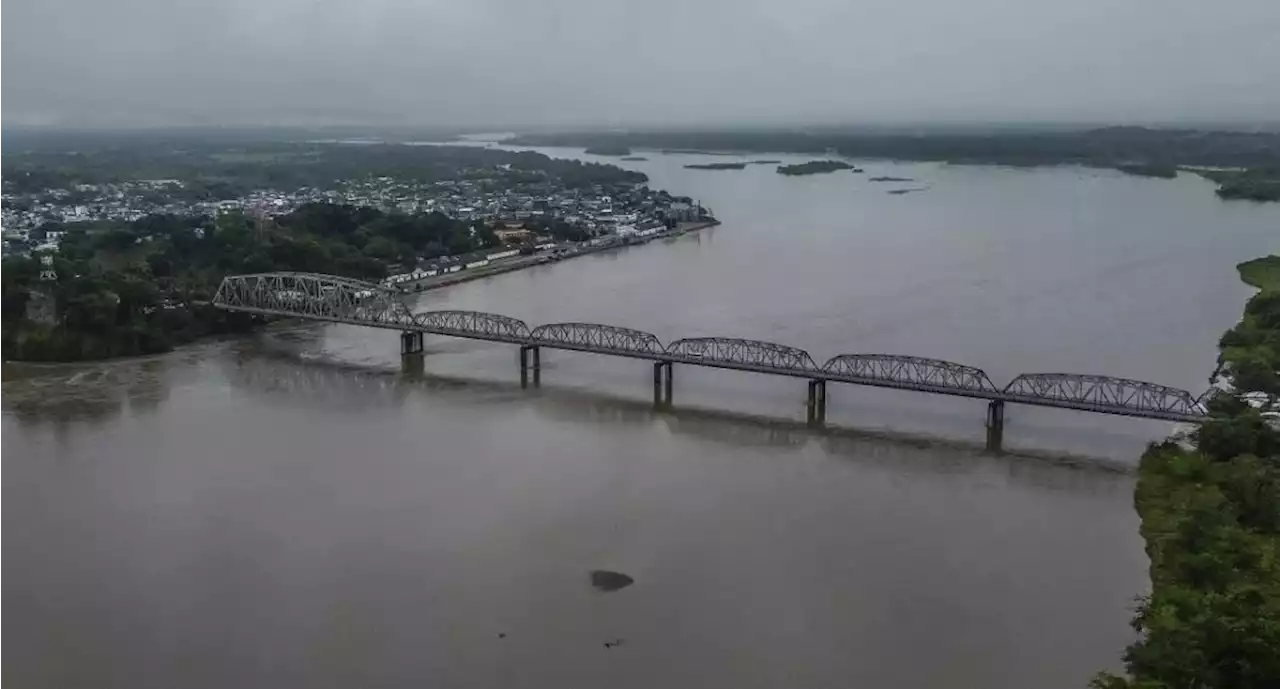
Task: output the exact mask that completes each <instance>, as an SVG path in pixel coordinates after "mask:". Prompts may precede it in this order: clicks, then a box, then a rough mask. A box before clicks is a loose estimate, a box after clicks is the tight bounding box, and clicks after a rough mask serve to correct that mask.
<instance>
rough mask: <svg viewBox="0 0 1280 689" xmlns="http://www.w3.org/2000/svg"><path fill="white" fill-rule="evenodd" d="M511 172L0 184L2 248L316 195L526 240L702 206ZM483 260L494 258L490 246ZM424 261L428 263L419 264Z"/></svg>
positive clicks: (594, 232) (618, 232) (616, 226)
mask: <svg viewBox="0 0 1280 689" xmlns="http://www.w3.org/2000/svg"><path fill="white" fill-rule="evenodd" d="M509 172H510V171H509V170H506V169H504V168H478V169H475V170H463V171H461V172H460V173H459V175H458V177H457V178H455V179H449V180H443V181H433V182H423V181H415V180H404V179H396V178H391V177H369V178H364V179H358V180H345V181H341V182H339V183H337V184H335V185H334V186H333V188H331V189H324V190H322V189H315V188H310V187H303V188H300V189H296V190H294V191H278V190H271V189H259V190H255V191H252V192H250V193H247V194H245V195H243V196H241V197H238V198H234V199H223V200H208V199H206V200H191V196H192V194H190V193H189V192H188V190H187V185H186V184H185V183H184V182H182V181H180V180H172V179H160V180H136V181H129V182H120V183H112V184H79V185H75V186H73V187H72V188H67V189H44V190H41V191H40V192H37V193H28V194H17V193H12V192H10V190H8V189H6V190H5V191H4V194H3V214H2V216H0V227H3V239H4V253H5V255H9V254H11V253H26V252H28V251H33V250H42V249H56V248H57V242H58V239H59V236H60V233H59V231H57V230H55V231H46V230H47V229H48V228H50V227H51V226H50V225H49V223H57V224H61V225H67V224H74V223H88V222H101V221H121V222H130V221H133V220H137V219H138V218H141V217H143V216H145V215H149V214H175V215H193V214H202V215H217V214H219V213H226V212H234V211H241V212H246V213H251V214H254V215H259V216H275V215H282V214H286V213H289V212H290V211H293V210H294V209H296V208H298V207H299V206H301V205H303V204H307V203H315V202H329V203H345V204H352V205H357V206H369V207H373V208H378V209H380V210H383V211H386V212H398V213H408V214H412V213H430V212H440V213H443V214H445V215H448V216H450V217H453V218H458V219H462V220H474V221H476V222H477V223H481V222H482V223H486V224H489V225H491V226H494V227H497V228H498V230H497V234H498V235H499V238H500V239H501V240H502V241H503V242H504V243H507V244H522V245H526V246H527V245H530V244H532V245H534V246H539V245H546V244H547V243H548V238H547V237H545V236H543V237H541V238H539V237H538V235H536V234H534V233H533V232H530V231H529V230H527V229H526V227H525V226H526V225H528V226H530V227H534V228H539V229H541V228H546V227H548V226H550V225H558V226H561V227H563V226H565V225H567V226H569V227H571V228H575V230H576V231H577V232H575V233H576V234H579V235H580V236H583V237H589V238H600V237H606V236H611V237H616V238H622V239H625V238H628V237H632V236H638V237H646V236H651V235H654V234H657V233H659V232H661V231H663V230H665V229H667V228H670V227H674V226H676V225H678V224H679V223H681V222H687V221H693V220H697V219H699V218H702V217H705V216H706V215H707V211H706V210H705V209H704V208H702V207H701V206H699V205H698V204H696V203H694V202H693V201H692V200H691V199H689V198H687V197H675V196H671V195H670V194H668V193H667V192H665V191H655V190H652V189H650V188H648V187H647V186H635V185H629V184H611V185H596V186H593V187H588V188H575V189H570V188H567V187H565V186H564V185H561V184H559V183H558V182H557V181H556V180H555V179H554V178H551V177H547V176H545V175H536V174H535V175H531V176H527V175H521V176H515V175H510V174H508V173H509ZM530 177H531V178H530ZM40 228H45V229H40ZM507 251H510V249H508V250H507ZM493 253H501V251H495V252H493ZM468 258H471V257H468ZM475 260H480V259H475ZM488 260H495V259H494V258H493V257H492V256H489V257H488ZM471 262H472V263H474V262H475V261H474V260H473V261H471ZM455 263H456V261H455ZM463 265H465V264H463ZM438 269H444V268H438ZM422 270H424V271H426V270H429V268H426V267H425V266H424V267H423V268H422Z"/></svg>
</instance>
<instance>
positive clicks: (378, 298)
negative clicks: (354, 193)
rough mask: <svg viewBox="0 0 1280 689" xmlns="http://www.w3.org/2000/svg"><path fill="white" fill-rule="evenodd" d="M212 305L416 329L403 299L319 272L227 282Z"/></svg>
mask: <svg viewBox="0 0 1280 689" xmlns="http://www.w3.org/2000/svg"><path fill="white" fill-rule="evenodd" d="M213 304H214V306H217V307H219V308H222V309H227V310H229V311H244V312H247V313H256V314H260V315H264V316H281V317H286V318H308V319H313V320H322V321H333V322H336V323H350V324H353V325H366V326H370V327H374V328H392V329H397V330H405V329H411V328H413V327H414V325H415V324H416V322H417V321H416V318H415V316H414V315H413V312H412V311H410V310H409V307H408V306H406V305H405V303H404V302H403V301H402V300H401V297H400V294H399V293H398V292H395V291H393V290H390V289H387V288H385V287H383V286H381V285H375V284H372V283H368V282H362V281H360V280H351V279H348V278H340V277H334V276H332V275H319V274H315V273H260V274H254V275H233V276H229V277H226V278H223V280H222V283H221V284H220V285H218V291H217V293H216V294H215V295H214V297H213Z"/></svg>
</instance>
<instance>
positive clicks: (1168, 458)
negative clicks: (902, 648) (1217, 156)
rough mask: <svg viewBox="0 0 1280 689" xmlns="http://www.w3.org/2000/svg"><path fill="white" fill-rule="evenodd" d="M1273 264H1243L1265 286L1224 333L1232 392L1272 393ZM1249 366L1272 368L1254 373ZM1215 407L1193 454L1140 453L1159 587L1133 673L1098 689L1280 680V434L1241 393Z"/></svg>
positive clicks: (1278, 291) (1157, 449)
mask: <svg viewBox="0 0 1280 689" xmlns="http://www.w3.org/2000/svg"><path fill="white" fill-rule="evenodd" d="M1277 261H1280V258H1278V257H1276V256H1268V257H1267V258H1265V259H1257V260H1254V261H1247V262H1245V263H1242V264H1240V265H1239V266H1238V269H1239V271H1240V274H1241V277H1242V279H1243V280H1244V281H1245V282H1247V283H1249V284H1251V285H1254V286H1257V287H1259V288H1260V291H1259V292H1258V293H1257V294H1256V295H1254V296H1253V297H1252V298H1251V299H1250V300H1249V302H1248V304H1247V305H1246V306H1245V309H1244V318H1243V319H1242V320H1241V322H1240V323H1239V324H1238V325H1236V326H1235V327H1234V328H1232V329H1231V330H1230V331H1228V332H1227V334H1226V335H1224V336H1223V338H1222V342H1223V345H1222V347H1223V360H1226V361H1225V363H1226V364H1227V366H1226V367H1225V370H1224V376H1225V378H1226V379H1227V380H1228V381H1229V382H1230V387H1231V388H1232V389H1234V390H1237V391H1239V392H1241V393H1250V394H1255V395H1266V396H1270V397H1272V398H1274V395H1276V394H1277V392H1280V389H1278V388H1280V385H1277V383H1276V381H1275V376H1274V372H1275V370H1276V366H1277V363H1278V362H1277V361H1275V359H1276V354H1275V353H1274V352H1273V351H1272V349H1271V346H1270V343H1271V342H1273V341H1275V340H1276V338H1277V337H1280V318H1277V315H1278V313H1277V312H1280V281H1278V280H1276V273H1275V272H1274V268H1275V266H1276V263H1277ZM1241 362H1244V363H1247V366H1245V365H1242V363H1241ZM1233 364H1237V366H1233ZM1254 364H1261V367H1262V368H1265V369H1266V371H1264V372H1262V373H1261V374H1259V372H1258V371H1252V372H1250V371H1248V370H1247V369H1253V368H1257V366H1254ZM1267 373H1270V374H1271V375H1270V376H1268V375H1267ZM1208 406H1209V411H1210V414H1211V418H1210V419H1209V420H1208V421H1206V422H1205V423H1204V424H1203V425H1202V427H1201V428H1200V429H1199V431H1198V432H1197V433H1196V434H1195V437H1194V440H1195V447H1184V446H1181V445H1179V444H1176V443H1173V442H1165V443H1162V444H1159V445H1156V444H1154V443H1153V444H1152V445H1151V447H1149V448H1148V450H1147V452H1146V453H1144V454H1143V456H1142V461H1141V464H1140V465H1139V467H1138V484H1137V488H1136V490H1135V494H1134V505H1135V507H1136V509H1137V511H1138V514H1139V516H1140V517H1141V518H1142V526H1141V533H1142V537H1143V538H1144V539H1145V540H1146V544H1147V545H1146V550H1147V555H1148V556H1149V557H1150V561H1151V568H1150V576H1151V585H1152V591H1151V595H1150V596H1148V597H1147V598H1146V599H1145V600H1143V601H1142V604H1141V605H1140V606H1139V608H1138V611H1137V614H1136V616H1135V617H1134V627H1135V629H1137V630H1138V631H1139V632H1140V633H1141V634H1142V637H1141V638H1140V639H1139V640H1138V641H1137V642H1135V643H1134V644H1132V645H1131V646H1129V648H1128V650H1127V651H1126V653H1125V666H1126V670H1127V671H1128V673H1129V675H1130V676H1129V677H1125V678H1120V677H1115V676H1111V675H1100V676H1099V677H1098V678H1097V679H1095V680H1094V683H1093V686H1094V687H1095V688H1096V689H1136V688H1137V687H1192V686H1194V687H1266V686H1273V685H1274V682H1275V680H1276V678H1277V677H1280V653H1277V651H1276V649H1280V559H1277V557H1276V555H1277V553H1280V509H1278V508H1277V506H1278V505H1280V431H1278V430H1277V428H1276V426H1275V425H1274V420H1273V419H1271V418H1268V416H1267V415H1266V414H1267V413H1270V412H1264V411H1263V410H1262V409H1259V408H1256V407H1255V406H1254V405H1252V404H1249V403H1246V402H1245V401H1243V400H1242V399H1241V398H1237V397H1236V396H1234V395H1231V394H1227V393H1219V394H1217V395H1216V396H1215V397H1214V398H1213V399H1211V400H1210V401H1209V403H1208Z"/></svg>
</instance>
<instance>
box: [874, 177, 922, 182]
mask: <svg viewBox="0 0 1280 689" xmlns="http://www.w3.org/2000/svg"><path fill="white" fill-rule="evenodd" d="M867 181H868V182H914V181H915V180H913V179H911V178H910V177H868V178H867Z"/></svg>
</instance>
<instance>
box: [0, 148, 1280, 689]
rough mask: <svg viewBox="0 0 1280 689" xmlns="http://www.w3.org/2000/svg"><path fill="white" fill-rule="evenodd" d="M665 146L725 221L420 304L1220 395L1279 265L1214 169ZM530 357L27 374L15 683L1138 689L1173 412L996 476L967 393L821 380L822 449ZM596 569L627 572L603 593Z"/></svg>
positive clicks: (10, 454)
mask: <svg viewBox="0 0 1280 689" xmlns="http://www.w3.org/2000/svg"><path fill="white" fill-rule="evenodd" d="M547 152H549V153H551V154H553V155H560V156H576V157H583V156H582V155H581V151H580V150H567V149H565V150H558V151H556V150H549V151H547ZM648 155H649V158H650V159H649V160H648V161H641V162H634V163H631V162H628V163H622V164H623V165H631V166H634V167H635V169H639V170H643V171H644V172H646V173H648V174H649V175H650V177H651V184H652V185H653V186H656V187H661V188H665V189H668V190H670V191H672V192H673V193H683V194H689V195H692V196H694V197H696V198H697V199H699V200H701V201H702V202H703V203H704V204H706V205H708V206H710V207H711V208H712V209H713V210H714V211H715V213H716V214H717V215H718V216H719V217H720V218H721V220H722V221H723V225H721V226H719V227H716V228H713V229H710V230H706V231H703V232H700V233H697V234H693V235H688V236H685V237H682V238H678V239H673V240H666V241H661V242H655V243H653V244H650V245H647V246H643V247H634V248H629V249H624V250H620V251H617V252H614V253H607V254H599V255H594V256H589V257H584V258H578V259H574V260H572V261H566V262H563V263H560V264H556V265H551V266H545V267H540V268H536V269H532V270H527V271H523V272H518V273H512V274H508V275H504V276H500V277H496V278H492V279H488V280H483V281H478V282H473V283H467V284H464V285H460V286H456V287H453V288H449V289H445V290H441V291H438V292H433V293H429V294H428V295H426V296H424V297H423V298H422V299H421V304H420V306H422V307H424V308H426V307H431V308H475V309H483V310H488V311H496V312H500V313H505V314H508V315H511V316H515V317H518V318H522V319H524V320H526V321H527V322H529V323H544V322H550V321H560V320H582V321H596V322H605V323H613V324H617V325H625V326H629V327H633V328H640V329H644V330H648V331H651V332H653V333H656V334H657V335H658V336H659V337H661V338H662V339H663V340H664V341H665V340H669V339H675V338H677V337H686V336H695V335H725V336H737V337H747V338H758V339H765V340H772V341H776V342H781V343H785V344H790V345H794V346H798V347H802V348H804V349H807V350H808V351H809V352H811V353H812V354H813V356H814V358H816V359H819V360H823V359H825V358H827V357H829V356H831V355H834V354H837V353H842V352H891V353H903V354H915V355H922V356H931V357H937V358H944V359H950V360H954V361H959V362H962V363H967V364H971V365H975V366H979V367H981V368H983V369H985V370H986V371H987V372H988V373H989V374H990V376H991V378H992V379H993V380H995V381H996V382H997V384H1002V383H1004V382H1005V381H1007V380H1009V379H1010V378H1012V377H1013V376H1014V375H1016V374H1017V373H1019V372H1024V371H1068V372H1080V373H1100V374H1111V375H1120V376H1126V377H1130V378H1138V379H1143V380H1150V381H1154V382H1159V383H1164V384H1167V385H1174V386H1178V387H1184V388H1187V389H1190V390H1192V391H1193V392H1195V393H1199V392H1200V391H1202V390H1203V389H1204V388H1205V387H1206V386H1207V382H1208V381H1207V378H1208V375H1209V373H1210V371H1211V370H1212V368H1213V364H1214V357H1215V344H1216V341H1217V338H1218V336H1219V334H1220V333H1221V332H1222V331H1223V330H1224V329H1225V328H1227V327H1229V326H1230V325H1231V324H1232V323H1234V322H1235V320H1236V319H1237V318H1238V316H1239V313H1240V309H1241V307H1242V306H1243V304H1244V301H1245V299H1246V298H1247V297H1248V295H1249V293H1250V290H1249V289H1248V288H1247V287H1245V286H1244V285H1243V284H1241V283H1240V282H1239V280H1238V278H1237V276H1236V272H1235V268H1234V266H1235V264H1236V263H1237V262H1238V261H1241V260H1244V259H1248V258H1252V257H1255V256H1258V255H1261V254H1265V253H1268V252H1270V251H1274V250H1276V248H1277V246H1280V239H1278V235H1277V230H1280V204H1273V205H1270V206H1264V205H1255V204H1249V203H1223V202H1221V201H1219V200H1218V199H1217V198H1216V197H1215V196H1214V195H1213V190H1212V185H1211V184H1209V183H1208V182H1206V181H1203V180H1201V179H1198V178H1196V177H1191V176H1182V177H1180V178H1178V179H1177V180H1172V181H1166V180H1150V179H1140V178H1135V177H1126V176H1123V175H1121V174H1119V173H1113V172H1106V171H1096V170H1081V169H1074V168H1063V169H1041V170H1014V169H1002V168H991V167H949V166H942V165H933V164H895V163H887V162H877V161H865V162H864V163H862V165H863V166H864V167H865V168H866V174H864V175H854V174H849V173H836V174H831V175H818V176H810V177H784V176H781V175H778V174H775V173H774V171H773V166H772V165H762V166H749V167H748V168H747V169H746V170H742V171H697V170H687V169H684V168H683V167H682V166H683V165H685V164H688V163H691V162H712V161H723V160H725V158H721V157H712V156H697V155H678V156H677V155H660V154H657V153H652V154H648ZM757 157H767V158H782V159H784V160H787V161H791V160H801V159H802V158H798V157H794V156H757ZM587 158H591V157H590V156H588V157H587ZM877 174H887V175H895V176H902V177H911V178H913V179H914V180H915V181H913V182H911V183H904V184H901V185H892V184H890V185H885V184H876V183H873V182H869V181H868V180H867V179H866V178H867V177H868V176H871V175H877ZM898 186H900V187H915V188H927V190H925V191H920V192H916V193H910V194H903V195H890V194H888V193H886V189H888V188H895V187H898ZM515 357H516V355H515V352H514V351H513V350H512V349H511V348H510V347H506V346H499V345H491V344H485V343H476V342H469V341H450V340H444V339H435V338H429V340H428V356H427V359H426V368H427V371H428V373H427V375H426V377H425V379H422V380H406V379H404V378H402V377H401V376H399V375H398V373H397V366H398V350H397V341H396V338H395V336H394V334H393V333H389V332H385V331H369V330H362V329H359V328H353V327H346V326H322V325H301V326H300V325H296V324H294V325H288V326H282V327H279V328H276V329H274V330H272V331H270V332H267V333H263V334H261V335H259V336H255V337H251V338H244V339H237V340H227V341H221V342H209V343H203V344H201V345H198V346H194V347H191V348H187V349H184V350H182V351H179V352H176V353H174V354H171V355H167V356H161V357H154V358H149V359H143V360H133V361H122V362H112V363H105V364H93V365H82V366H53V367H15V368H12V369H9V370H7V371H6V379H7V382H5V383H4V387H3V406H4V417H3V450H4V452H3V455H4V469H5V471H6V474H7V476H8V479H7V480H6V481H5V482H4V489H3V490H4V495H3V497H4V515H3V516H4V517H5V520H4V524H5V526H4V534H3V535H4V554H5V555H7V556H8V558H7V561H8V563H9V564H8V565H7V566H6V567H5V570H6V571H5V574H6V575H7V576H5V578H4V606H5V609H6V610H7V611H8V612H7V613H5V631H7V632H9V647H8V650H7V651H6V652H5V661H4V662H5V675H6V677H7V678H9V679H10V680H11V681H14V682H16V684H15V686H39V687H43V686H48V687H66V686H95V687H129V688H130V689H137V688H141V687H157V688H166V689H167V688H170V687H229V686H240V687H302V686H306V687H343V688H348V687H357V686H359V687H376V686H424V687H437V686H458V687H476V686H502V687H508V686H540V687H541V686H545V687H599V686H612V687H655V686H670V687H685V686H706V687H711V686H720V687H781V686H787V687H833V686H850V687H864V686H865V687H921V688H924V687H928V688H930V689H932V688H936V687H997V688H1001V687H1009V688H1017V689H1022V688H1025V687H1037V688H1041V689H1052V688H1054V687H1064V688H1065V687H1077V688H1078V687H1082V686H1084V685H1085V683H1086V682H1087V680H1088V679H1089V677H1090V676H1091V675H1092V673H1094V672H1095V671H1097V670H1100V669H1106V668H1110V669H1116V668H1118V667H1119V663H1120V655H1121V653H1122V651H1123V648H1124V646H1125V644H1127V643H1128V642H1129V641H1131V639H1132V632H1131V631H1130V629H1129V628H1128V624H1127V623H1128V620H1129V618H1130V616H1131V613H1132V608H1133V603H1134V599H1135V597H1136V596H1139V595H1141V594H1142V593H1143V592H1144V591H1145V590H1146V588H1147V586H1148V584H1147V576H1146V566H1147V560H1146V557H1145V555H1144V553H1143V550H1142V541H1141V539H1140V538H1139V536H1138V531H1137V529H1138V520H1137V517H1136V515H1135V514H1134V511H1133V508H1132V505H1131V493H1132V488H1133V478H1132V475H1131V474H1129V473H1126V472H1125V471H1123V469H1124V467H1126V466H1127V467H1132V465H1133V463H1134V462H1135V461H1136V458H1137V456H1138V454H1139V453H1140V451H1141V448H1142V446H1143V445H1144V443H1145V442H1147V441H1148V440H1150V439H1152V438H1156V437H1160V436H1163V435H1165V434H1166V433H1168V432H1170V431H1171V430H1172V429H1171V426H1170V425H1169V424H1164V423H1156V422H1150V421H1141V420H1132V419H1117V418H1109V417H1101V416H1094V415H1087V414H1081V413H1075V412H1065V411H1057V410H1045V409H1027V408H1022V407H1011V408H1010V410H1009V415H1008V427H1007V430H1006V443H1007V444H1008V445H1009V446H1011V447H1013V448H1015V449H1016V450H1018V451H1017V452H1015V453H1013V454H1011V455H1008V456H1004V457H991V456H986V455H984V454H983V453H982V452H980V451H979V450H978V449H977V443H979V442H980V440H981V437H982V432H983V431H982V419H983V413H984V407H983V405H982V404H981V403H978V402H972V401H966V400H956V399H937V398H930V397H926V396H924V395H919V394H914V393H896V392H886V391H877V390H864V389H855V388H850V387H846V386H833V387H832V388H831V402H830V408H829V412H828V420H829V422H830V423H831V424H833V425H835V426H839V427H841V428H838V429H836V430H833V431H829V432H826V433H815V432H809V431H806V430H804V429H803V428H802V426H801V424H799V423H796V422H797V421H799V420H801V419H802V418H803V400H804V394H805V389H804V384H803V381H796V380H791V379H780V378H772V377H767V376H757V375H750V374H742V373H735V372H723V371H712V370H694V369H691V368H690V367H683V368H680V367H677V370H676V377H675V402H676V411H675V412H674V413H665V414H655V413H653V412H651V411H650V409H649V407H648V400H649V399H650V396H651V390H652V388H651V382H650V381H651V370H650V368H649V367H648V365H647V364H645V363H643V362H631V361H627V360H617V359H609V358H603V357H594V356H591V355H585V354H571V353H561V352H544V354H543V364H544V372H543V381H544V385H543V387H542V388H541V389H540V390H537V391H534V390H529V391H523V390H521V389H520V388H519V386H518V384H517V368H516V363H515ZM1067 457H1069V458H1070V459H1069V461H1064V458H1067ZM1117 468H1120V469H1121V470H1120V471H1117V470H1116V469H1117ZM597 568H607V569H614V570H619V571H622V572H626V573H628V574H630V575H631V576H633V577H634V578H635V580H636V583H635V584H634V585H632V586H630V587H628V588H625V589H623V590H621V591H617V592H613V593H603V592H600V591H596V590H594V589H592V588H591V586H590V585H589V579H588V573H589V572H590V571H591V570H593V569H597ZM615 641H620V642H621V643H619V644H616V645H614V644H613V642H615ZM606 642H609V644H610V645H608V646H606Z"/></svg>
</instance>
